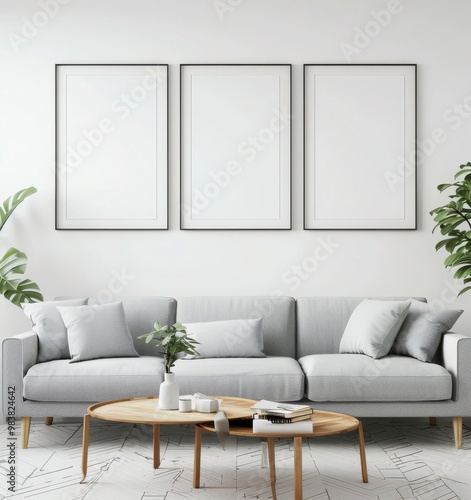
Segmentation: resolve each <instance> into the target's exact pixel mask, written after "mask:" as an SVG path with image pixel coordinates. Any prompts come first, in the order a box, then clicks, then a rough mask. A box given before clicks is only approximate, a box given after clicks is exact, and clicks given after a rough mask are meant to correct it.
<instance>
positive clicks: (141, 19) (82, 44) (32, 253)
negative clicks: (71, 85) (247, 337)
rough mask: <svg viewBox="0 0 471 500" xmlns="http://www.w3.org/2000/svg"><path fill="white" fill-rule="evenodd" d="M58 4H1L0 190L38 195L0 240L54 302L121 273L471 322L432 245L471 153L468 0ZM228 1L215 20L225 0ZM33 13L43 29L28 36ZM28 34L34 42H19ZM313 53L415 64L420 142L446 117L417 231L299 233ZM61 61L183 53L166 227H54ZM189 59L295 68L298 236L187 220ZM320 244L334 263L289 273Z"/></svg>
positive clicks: (165, 284) (131, 282)
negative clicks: (375, 300) (444, 312)
mask: <svg viewBox="0 0 471 500" xmlns="http://www.w3.org/2000/svg"><path fill="white" fill-rule="evenodd" d="M58 1H59V0H48V1H46V0H44V2H43V3H41V2H38V1H37V0H0V21H1V22H0V61H1V72H0V127H1V129H0V169H1V170H0V198H2V199H3V198H5V197H6V196H7V195H9V194H11V193H13V192H15V191H16V190H18V189H20V188H23V187H26V186H30V185H34V186H36V187H37V188H38V190H39V192H38V193H37V194H36V195H34V196H33V197H31V198H29V199H28V200H27V201H26V202H25V203H24V204H23V205H22V206H21V207H20V208H19V209H18V210H17V212H16V213H15V215H14V217H13V218H12V219H11V220H10V221H9V223H8V224H7V226H6V227H5V228H4V230H2V232H1V234H0V250H2V251H4V250H6V248H8V246H16V247H18V248H20V249H22V250H24V251H25V252H26V253H27V255H28V257H29V267H28V272H27V276H28V277H30V278H31V279H33V280H35V281H37V282H38V284H40V286H41V289H42V290H43V292H44V294H45V297H46V298H47V299H51V298H53V297H54V296H57V295H64V294H66V295H96V294H97V293H104V292H103V290H105V291H106V290H107V288H108V287H109V285H110V280H112V279H113V275H114V273H121V272H122V270H123V269H124V270H125V272H126V274H127V275H129V276H132V279H128V280H125V281H128V283H127V284H126V286H124V287H123V290H122V294H124V295H137V294H156V295H169V296H176V297H178V296H182V295H193V294H194V295H202V294H269V293H271V292H272V291H273V290H275V289H281V290H282V291H283V293H284V294H286V295H292V296H305V295H338V294H342V295H424V296H426V297H428V298H429V299H439V298H440V297H442V299H443V298H445V303H446V305H448V306H449V307H461V308H464V309H467V310H468V311H466V312H465V314H464V315H463V316H462V317H461V318H460V320H459V322H458V323H457V326H456V328H455V329H456V330H457V331H461V332H463V333H467V332H468V328H467V326H468V324H469V322H470V317H471V311H469V307H468V304H469V301H470V298H471V295H468V296H465V297H463V298H461V299H459V300H455V299H454V295H453V291H450V290H449V288H450V286H453V283H454V282H453V279H452V277H451V275H450V274H449V273H448V272H447V271H445V270H444V268H443V266H442V261H443V259H444V257H445V254H444V253H441V252H440V253H439V254H436V252H435V250H434V245H435V243H436V242H437V241H438V240H439V235H438V234H436V235H432V234H431V229H432V227H433V221H432V219H431V217H430V216H429V215H428V213H429V211H430V210H431V209H432V208H434V207H436V206H438V205H440V204H442V203H444V202H445V197H444V196H443V195H440V194H439V193H438V191H437V190H436V185H437V184H439V183H441V182H447V181H450V180H451V178H452V175H453V173H454V171H455V170H456V169H457V168H458V166H459V165H460V164H461V163H463V162H467V161H471V158H470V150H469V142H470V140H469V137H470V131H471V119H470V118H469V115H470V114H471V113H470V112H469V111H466V110H465V111H463V112H462V113H463V117H462V118H460V119H458V118H457V117H458V116H459V115H458V111H455V110H454V109H453V107H454V106H461V105H462V104H463V103H465V104H467V105H468V108H469V109H471V97H470V95H471V88H470V86H469V82H470V81H471V65H470V61H469V47H470V46H471V31H470V30H469V21H470V20H471V3H469V2H468V1H467V0H457V1H455V2H453V8H451V6H450V3H449V2H446V1H445V0H413V1H412V0H397V1H395V0H393V2H392V5H391V2H390V3H389V4H388V2H387V0H381V1H379V0H354V1H352V0H216V1H214V0H178V1H175V0H127V1H126V0H62V2H61V3H62V4H63V5H60V6H59V8H57V6H58V5H59V4H58ZM41 5H48V6H49V7H48V9H49V11H50V13H51V15H52V17H49V18H48V17H45V14H38V12H44V10H45V8H44V7H41ZM53 5H56V8H55V10H58V12H54V9H53V8H52V6H53ZM224 5H225V6H226V10H225V11H224V12H222V14H221V12H220V14H221V16H218V13H217V11H216V8H215V6H219V8H220V9H224ZM388 5H389V7H391V6H392V8H393V10H396V11H397V10H401V12H399V13H397V14H393V15H391V16H390V20H389V24H387V25H386V26H385V27H382V28H381V29H380V33H379V34H377V35H376V36H374V37H371V38H370V40H369V42H368V40H366V41H365V40H364V39H363V40H360V41H362V43H363V44H364V47H363V48H362V49H358V53H354V54H353V55H352V57H351V59H350V61H349V60H347V58H346V57H345V55H344V53H343V52H342V50H341V44H342V43H349V44H352V45H353V43H354V37H355V35H357V34H358V31H359V30H364V29H365V27H366V28H369V29H373V30H374V25H372V24H371V21H373V20H374V16H373V14H372V11H375V12H378V11H380V10H382V9H385V8H388ZM45 19H46V21H47V23H45ZM33 21H34V22H36V23H40V24H41V23H42V24H45V25H44V26H43V27H41V28H39V29H38V30H37V33H34V29H32V28H31V25H30V26H29V31H28V30H27V29H26V28H25V26H26V25H27V23H28V22H33ZM387 22H388V19H387V16H383V23H384V24H386V23H387ZM368 23H370V24H368ZM25 29H26V31H25ZM22 31H23V33H22ZM25 33H26V35H27V36H29V37H30V38H29V39H26V38H24V39H23V41H21V39H19V38H17V37H16V35H18V36H23V37H24V34H25ZM374 34H375V33H374ZM12 41H13V44H12ZM358 41H359V40H357V42H358ZM316 62H318V63H322V62H325V63H347V62H352V63H417V64H418V134H419V145H420V144H422V141H423V140H424V139H427V138H430V137H431V136H432V132H433V131H434V129H437V128H439V129H442V130H443V133H444V135H445V136H446V139H445V140H444V141H443V142H442V143H441V144H436V145H435V148H434V151H433V152H431V153H429V154H427V155H425V154H424V155H421V156H422V160H421V161H420V163H419V169H418V224H419V226H418V227H419V228H418V230H417V231H323V232H317V231H303V230H302V167H303V164H302V64H303V63H316ZM55 63H168V64H170V229H169V231H147V232H144V231H143V232H140V231H115V232H113V231H55V230H54V120H55V111H54V64H55ZM180 63H292V64H293V86H292V89H293V112H294V118H293V154H292V164H293V174H292V179H293V230H292V231H180V230H179V81H178V80H179V64H180ZM466 99H467V101H466ZM456 109H457V108H456ZM464 115H466V116H464ZM460 120H461V121H460ZM131 168H132V166H131ZM339 181H341V179H340V180H339ZM322 241H324V242H329V241H330V242H331V243H333V244H334V245H335V248H333V247H332V248H331V251H332V253H331V254H330V255H329V256H328V258H327V259H325V260H323V261H322V262H319V266H318V268H317V269H316V270H315V271H314V272H312V273H310V274H308V273H306V274H304V275H303V279H299V280H298V281H295V280H293V279H289V278H290V277H291V278H292V276H293V275H292V274H290V275H289V276H288V275H286V274H285V273H291V272H292V271H290V270H291V269H292V267H293V266H299V265H301V264H302V262H303V260H304V259H306V257H309V256H312V255H314V252H315V250H316V248H317V247H318V246H319V244H321V242H322ZM0 318H1V319H0V321H1V322H0V336H1V337H6V336H8V335H10V334H15V333H19V332H20V331H23V330H25V329H27V327H28V322H27V320H26V318H25V317H23V313H22V312H21V310H20V309H18V308H16V307H15V306H13V305H11V304H10V303H8V302H7V301H5V300H3V299H2V300H1V301H0Z"/></svg>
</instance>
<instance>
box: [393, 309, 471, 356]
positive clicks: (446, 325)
mask: <svg viewBox="0 0 471 500" xmlns="http://www.w3.org/2000/svg"><path fill="white" fill-rule="evenodd" d="M462 312H463V310H462V309H456V310H453V309H437V308H436V307H433V306H431V305H429V304H426V303H424V302H419V301H418V300H414V299H412V301H411V307H410V310H409V314H408V315H407V317H406V319H405V321H404V323H403V324H402V326H401V329H400V330H399V333H398V334H397V337H396V340H395V341H394V344H393V346H392V348H391V353H392V354H402V355H405V356H411V357H413V358H416V359H418V360H420V361H426V362H430V361H432V359H433V357H434V356H435V353H436V352H437V349H438V346H439V345H440V342H441V340H442V335H443V334H444V333H446V332H447V331H448V330H450V329H451V328H452V327H453V325H454V324H455V323H456V320H457V319H458V318H459V317H460V316H461V314H462Z"/></svg>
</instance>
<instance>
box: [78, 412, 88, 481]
mask: <svg viewBox="0 0 471 500" xmlns="http://www.w3.org/2000/svg"><path fill="white" fill-rule="evenodd" d="M89 429H90V415H88V414H86V415H84V416H83V438H82V480H81V481H80V483H83V482H84V481H85V478H86V477H87V468H88V434H89Z"/></svg>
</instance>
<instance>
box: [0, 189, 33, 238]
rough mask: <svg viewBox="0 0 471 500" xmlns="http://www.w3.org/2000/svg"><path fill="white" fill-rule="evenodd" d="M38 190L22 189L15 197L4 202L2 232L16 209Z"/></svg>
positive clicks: (0, 208)
mask: <svg viewBox="0 0 471 500" xmlns="http://www.w3.org/2000/svg"><path fill="white" fill-rule="evenodd" d="M36 191H37V189H36V188H35V187H29V188H26V189H22V190H21V191H18V192H17V193H15V194H14V195H13V196H10V197H9V198H7V199H6V200H5V201H4V202H3V205H0V230H1V229H2V227H3V226H4V225H5V222H6V221H7V220H8V218H9V217H10V215H11V214H12V213H13V211H14V210H15V208H16V207H17V206H18V205H19V204H20V203H21V202H22V201H24V200H25V199H26V198H28V196H31V195H32V194H34V193H36Z"/></svg>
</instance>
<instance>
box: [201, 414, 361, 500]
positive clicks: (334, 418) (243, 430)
mask: <svg viewBox="0 0 471 500" xmlns="http://www.w3.org/2000/svg"><path fill="white" fill-rule="evenodd" d="M312 422H313V428H312V432H311V433H308V434H289V433H287V434H285V433H283V434H272V433H263V434H262V433H257V434H254V433H253V430H252V428H251V427H247V426H243V425H237V422H232V423H231V424H230V428H229V434H230V435H231V436H245V437H259V438H266V439H267V444H268V461H269V464H270V483H271V490H272V494H273V500H276V473H275V439H276V438H293V440H294V499H295V500H302V499H303V476H302V468H303V464H302V446H303V443H302V441H303V437H320V436H331V435H333V434H343V433H344V432H350V431H354V430H357V429H358V443H359V448H360V461H361V473H362V479H363V482H364V483H367V482H368V472H367V468H366V455H365V442H364V438H363V427H362V425H361V422H360V421H359V420H357V419H356V418H355V417H351V416H350V415H344V414H342V413H334V412H330V411H320V410H314V413H313V415H312ZM204 431H208V432H215V430H214V425H212V424H211V423H207V422H206V423H203V424H198V425H197V426H196V428H195V464H194V473H193V488H199V486H200V464H201V440H202V433H203V432H204Z"/></svg>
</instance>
